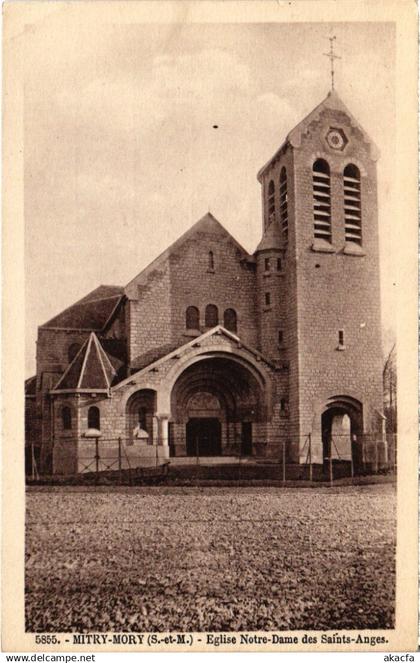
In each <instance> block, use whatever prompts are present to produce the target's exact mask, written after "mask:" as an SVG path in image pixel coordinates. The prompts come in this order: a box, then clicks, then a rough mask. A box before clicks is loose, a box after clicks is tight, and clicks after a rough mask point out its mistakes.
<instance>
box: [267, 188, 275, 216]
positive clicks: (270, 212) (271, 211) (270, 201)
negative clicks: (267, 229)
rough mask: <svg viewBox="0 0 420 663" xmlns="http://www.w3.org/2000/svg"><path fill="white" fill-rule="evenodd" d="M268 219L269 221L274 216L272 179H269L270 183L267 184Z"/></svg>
mask: <svg viewBox="0 0 420 663" xmlns="http://www.w3.org/2000/svg"><path fill="white" fill-rule="evenodd" d="M267 203H268V220H269V222H270V221H271V220H272V219H273V217H274V212H275V210H276V202H275V188H274V182H273V180H270V183H269V185H268V199H267Z"/></svg>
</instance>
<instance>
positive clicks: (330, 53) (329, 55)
mask: <svg viewBox="0 0 420 663" xmlns="http://www.w3.org/2000/svg"><path fill="white" fill-rule="evenodd" d="M328 39H329V40H330V50H329V51H328V53H323V55H326V56H327V58H329V60H330V62H331V90H334V60H341V57H340V56H339V55H336V54H335V53H334V41H335V40H336V39H337V37H336V36H335V35H334V36H333V37H328Z"/></svg>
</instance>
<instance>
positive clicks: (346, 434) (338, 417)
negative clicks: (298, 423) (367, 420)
mask: <svg viewBox="0 0 420 663" xmlns="http://www.w3.org/2000/svg"><path fill="white" fill-rule="evenodd" d="M321 425H322V449H323V457H324V465H326V464H328V463H329V460H330V458H331V459H332V460H333V461H336V462H338V461H341V462H347V463H351V462H353V465H354V468H355V469H356V470H357V469H358V468H360V467H361V466H362V463H363V452H362V449H361V435H362V431H363V417H362V405H361V403H360V402H359V401H356V400H355V399H353V398H350V397H346V396H341V397H338V396H337V397H334V398H332V399H330V402H329V403H328V404H327V407H326V409H325V410H324V412H323V414H322V419H321Z"/></svg>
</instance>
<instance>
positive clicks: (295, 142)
mask: <svg viewBox="0 0 420 663" xmlns="http://www.w3.org/2000/svg"><path fill="white" fill-rule="evenodd" d="M325 109H329V110H334V111H339V112H341V113H345V115H347V117H348V118H349V120H350V122H351V124H352V126H354V127H357V129H359V131H361V133H362V134H363V136H364V138H365V140H366V142H368V143H370V145H371V158H372V159H373V160H374V161H376V160H377V159H378V157H379V150H378V148H377V146H376V145H375V143H374V142H373V141H372V139H371V138H370V137H369V136H368V134H367V133H366V131H365V130H364V129H363V127H361V125H360V124H359V123H358V121H357V120H356V119H355V118H354V117H353V115H352V114H351V113H350V111H349V109H348V108H347V106H346V105H345V104H344V103H343V101H342V100H341V98H340V97H339V96H338V94H337V92H336V90H330V91H329V92H328V94H327V96H326V97H325V99H323V100H322V101H321V103H320V104H318V106H316V107H315V108H314V109H313V110H312V111H311V112H310V113H309V114H308V115H306V117H304V118H303V120H301V121H300V122H299V124H297V125H296V126H295V127H294V129H292V130H291V131H289V133H288V134H287V136H286V140H285V141H284V142H283V143H282V145H281V146H280V147H279V149H278V150H277V151H276V153H275V154H274V155H273V156H272V157H271V159H270V160H269V161H267V163H266V164H265V165H264V166H263V167H262V168H261V169H260V170H259V171H258V174H257V179H258V180H259V181H260V182H261V177H262V175H263V174H264V173H265V171H266V170H267V168H268V167H269V166H270V165H271V164H272V162H273V161H274V160H275V159H277V157H278V156H280V153H281V152H282V151H283V150H284V148H285V147H286V146H287V145H288V144H289V145H291V146H292V147H299V146H300V140H301V135H302V134H303V133H305V131H306V130H307V128H308V127H309V125H310V124H311V122H313V121H314V120H315V119H317V118H318V117H319V115H320V114H321V113H322V111H323V110H325Z"/></svg>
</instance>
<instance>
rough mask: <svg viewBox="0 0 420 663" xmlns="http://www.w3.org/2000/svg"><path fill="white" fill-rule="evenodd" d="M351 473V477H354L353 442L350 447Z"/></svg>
mask: <svg viewBox="0 0 420 663" xmlns="http://www.w3.org/2000/svg"><path fill="white" fill-rule="evenodd" d="M350 474H351V478H352V479H353V477H354V463H353V444H352V445H351V447H350Z"/></svg>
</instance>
